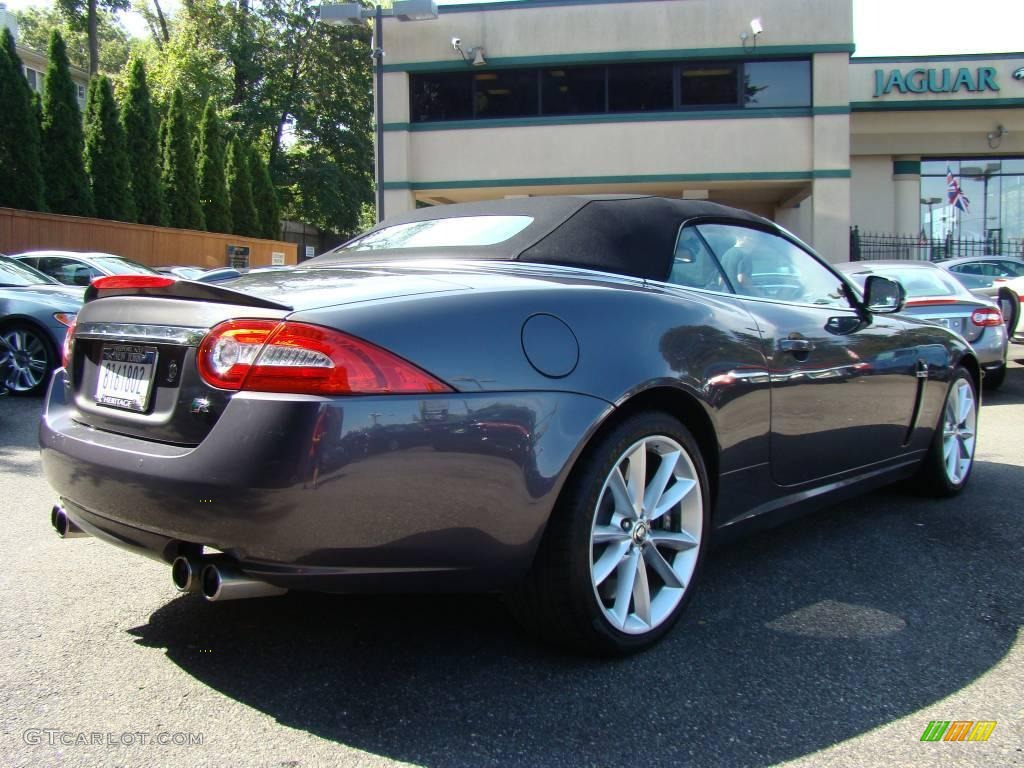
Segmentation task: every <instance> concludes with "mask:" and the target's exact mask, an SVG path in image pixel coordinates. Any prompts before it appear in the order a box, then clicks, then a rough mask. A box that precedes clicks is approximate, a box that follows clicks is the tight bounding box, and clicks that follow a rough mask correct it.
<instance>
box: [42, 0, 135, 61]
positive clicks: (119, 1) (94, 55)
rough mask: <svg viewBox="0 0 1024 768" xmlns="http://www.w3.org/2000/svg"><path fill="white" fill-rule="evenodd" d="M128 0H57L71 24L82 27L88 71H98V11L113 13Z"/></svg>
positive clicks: (120, 9) (123, 7)
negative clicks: (84, 36) (86, 51)
mask: <svg viewBox="0 0 1024 768" xmlns="http://www.w3.org/2000/svg"><path fill="white" fill-rule="evenodd" d="M129 5H130V2H129V0H57V6H58V7H59V8H60V10H61V12H62V13H63V14H64V15H65V16H66V17H67V18H68V20H69V21H70V22H71V24H72V25H73V26H75V27H76V28H78V29H84V30H85V34H86V47H87V50H88V71H89V74H90V75H95V74H96V73H97V72H99V71H100V31H99V28H100V18H99V17H100V12H101V11H102V10H105V11H108V12H109V13H111V14H113V13H115V12H117V11H124V10H127V8H128V7H129Z"/></svg>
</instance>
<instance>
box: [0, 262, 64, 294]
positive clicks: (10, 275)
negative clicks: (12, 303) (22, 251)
mask: <svg viewBox="0 0 1024 768" xmlns="http://www.w3.org/2000/svg"><path fill="white" fill-rule="evenodd" d="M0 285H4V286H18V287H20V286H26V285H60V283H58V282H57V281H56V280H54V279H53V278H52V277H49V276H47V275H44V274H43V273H42V272H40V271H39V270H36V269H33V268H32V267H30V266H29V265H28V264H22V263H21V262H19V261H15V260H14V259H11V258H8V257H7V256H0Z"/></svg>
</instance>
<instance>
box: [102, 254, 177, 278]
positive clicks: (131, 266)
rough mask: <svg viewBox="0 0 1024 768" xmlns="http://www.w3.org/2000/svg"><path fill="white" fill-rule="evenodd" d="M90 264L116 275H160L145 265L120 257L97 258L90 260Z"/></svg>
mask: <svg viewBox="0 0 1024 768" xmlns="http://www.w3.org/2000/svg"><path fill="white" fill-rule="evenodd" d="M89 263H90V264H95V265H96V266H98V267H100V268H101V269H104V270H106V271H108V272H113V273H114V274H115V275H159V274H160V273H159V272H157V271H156V270H155V269H150V268H149V267H147V266H146V265H145V264H139V262H137V261H132V260H131V259H123V258H121V257H119V256H96V257H94V258H92V259H89Z"/></svg>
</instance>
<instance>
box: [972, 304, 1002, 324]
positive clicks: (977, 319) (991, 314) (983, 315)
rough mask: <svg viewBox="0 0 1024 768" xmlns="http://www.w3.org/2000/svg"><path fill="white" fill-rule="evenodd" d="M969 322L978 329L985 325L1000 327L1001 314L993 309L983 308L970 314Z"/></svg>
mask: <svg viewBox="0 0 1024 768" xmlns="http://www.w3.org/2000/svg"><path fill="white" fill-rule="evenodd" d="M971 322H972V323H974V324H975V325H976V326H978V327H979V328H983V327H985V326H986V325H1002V324H1003V313H1002V312H1000V311H999V310H998V309H996V308H995V307H983V308H982V309H976V310H974V311H973V312H971Z"/></svg>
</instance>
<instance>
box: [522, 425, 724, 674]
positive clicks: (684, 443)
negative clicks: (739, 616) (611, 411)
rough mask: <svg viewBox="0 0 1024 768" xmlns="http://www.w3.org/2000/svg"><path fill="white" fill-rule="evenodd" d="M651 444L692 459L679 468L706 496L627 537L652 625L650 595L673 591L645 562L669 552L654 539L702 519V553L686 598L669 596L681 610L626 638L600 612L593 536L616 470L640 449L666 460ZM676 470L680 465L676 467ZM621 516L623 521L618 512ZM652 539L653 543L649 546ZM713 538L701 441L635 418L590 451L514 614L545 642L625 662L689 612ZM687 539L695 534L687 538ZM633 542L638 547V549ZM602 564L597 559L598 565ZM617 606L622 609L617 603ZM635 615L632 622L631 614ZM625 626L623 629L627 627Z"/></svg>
mask: <svg viewBox="0 0 1024 768" xmlns="http://www.w3.org/2000/svg"><path fill="white" fill-rule="evenodd" d="M666 438H667V440H666ZM645 440H650V441H651V443H652V444H653V443H654V442H656V441H659V440H662V441H664V443H666V444H667V443H669V442H674V443H675V444H677V445H678V446H680V447H681V448H682V449H683V452H684V456H685V458H688V459H689V462H686V463H684V464H682V465H681V466H683V469H682V470H681V471H682V472H683V473H685V474H693V475H695V479H696V480H697V485H696V486H694V487H693V488H692V490H697V491H699V493H700V496H699V499H698V498H697V497H690V496H689V493H692V490H691V491H688V492H686V495H685V496H684V497H681V498H684V499H688V501H686V502H685V506H686V510H685V511H684V508H683V507H684V504H683V503H682V502H677V503H676V504H675V506H673V507H672V508H671V509H672V510H673V511H671V512H670V513H667V514H665V515H664V516H663V517H661V518H657V519H655V520H652V522H651V523H650V525H649V528H645V530H644V531H643V532H639V531H638V530H637V529H636V528H634V529H633V531H632V533H629V534H628V535H624V538H625V539H626V542H625V544H626V545H628V546H629V552H631V553H632V552H633V551H634V549H635V550H636V553H637V554H636V558H637V562H638V563H639V564H638V566H637V575H635V576H633V578H634V579H636V581H638V582H639V581H642V582H643V583H644V585H645V586H646V587H647V588H648V601H649V604H648V608H647V612H648V614H649V617H650V618H651V619H652V621H651V624H652V625H653V624H654V621H653V619H654V618H655V617H654V616H653V615H651V609H650V604H653V603H655V602H656V601H654V600H651V595H652V594H661V591H663V590H666V589H669V586H668V583H667V582H663V581H662V580H661V578H660V576H659V574H658V570H657V569H655V568H654V567H653V563H651V570H649V571H648V570H647V569H648V564H649V563H650V561H649V559H648V557H647V555H648V554H650V553H649V552H647V548H651V549H655V550H656V552H655V555H656V554H657V553H658V552H663V551H664V550H662V549H659V547H660V546H661V545H660V544H658V540H657V539H656V538H655V537H656V536H664V535H680V534H677V533H676V527H674V526H677V525H678V527H679V530H680V531H682V532H684V533H687V525H688V523H686V522H684V520H685V521H689V527H691V528H693V527H695V526H694V525H693V522H694V521H696V520H698V519H699V526H700V532H699V534H698V535H696V536H694V537H693V538H694V541H697V542H698V543H697V545H696V546H695V547H690V548H688V550H686V551H687V552H688V554H687V555H686V561H685V562H686V566H685V567H686V568H687V569H688V568H691V567H692V571H690V572H689V578H688V579H687V580H685V581H683V580H682V579H680V583H681V584H682V596H681V597H678V593H677V592H676V591H675V588H672V589H671V590H669V591H670V592H671V595H669V597H671V598H672V599H673V600H674V599H678V603H676V604H675V607H674V608H672V609H671V610H670V611H668V612H667V613H666V614H665V618H662V619H660V620H659V623H657V625H656V626H652V628H650V630H649V631H644V630H643V629H642V628H641V629H639V630H638V629H637V627H636V626H635V624H634V625H633V626H631V627H630V628H629V630H630V631H623V630H622V629H619V628H617V627H616V626H614V625H613V624H612V621H611V619H610V618H609V616H608V612H609V607H608V606H607V605H603V604H602V602H601V601H602V599H603V598H602V597H601V596H599V592H600V591H602V590H603V589H605V587H602V586H598V583H597V581H596V579H597V577H596V576H592V569H593V568H596V567H597V566H598V565H599V563H596V562H594V560H593V558H594V557H595V552H596V551H597V550H595V547H601V546H602V545H601V544H600V543H597V544H595V543H594V541H593V539H592V535H593V531H594V530H596V529H595V528H594V526H596V525H598V520H599V517H600V515H601V514H603V513H602V509H603V505H604V504H606V503H607V502H606V501H605V499H606V497H607V495H608V494H609V493H612V492H611V490H610V488H609V490H608V491H607V492H606V490H605V489H606V482H607V483H609V484H610V479H609V478H610V476H611V475H612V473H613V470H615V469H616V468H621V467H622V466H623V463H622V462H623V461H624V459H625V457H626V453H625V452H627V451H629V450H631V449H632V448H635V447H636V446H637V445H639V444H641V443H642V444H643V446H644V451H645V456H646V455H653V456H655V457H660V455H661V454H660V453H655V454H647V453H646V446H647V445H648V443H646V442H642V441H645ZM673 450H674V447H673ZM645 461H646V459H645ZM680 461H681V462H683V461H685V459H680ZM660 463H661V459H660V458H658V459H657V465H660ZM655 466H656V464H652V463H648V464H647V471H648V473H649V474H648V475H647V477H648V480H649V481H652V482H653V477H652V475H653V474H654V467H655ZM675 466H680V465H679V464H675ZM672 476H673V477H676V476H675V475H672ZM677 482H679V481H678V479H674V480H672V481H671V485H669V486H667V487H668V488H669V489H673V488H675V484H676V483H677ZM687 482H689V481H687ZM646 487H647V486H646V482H645V488H646ZM666 495H667V494H666ZM615 507H616V510H617V509H618V505H617V504H615ZM616 514H618V513H617V512H616ZM638 520H639V516H638ZM634 522H637V521H634ZM620 525H621V527H623V529H624V530H628V529H627V528H626V526H627V525H628V521H620ZM609 527H614V526H604V528H603V529H604V530H607V529H608V528H609ZM648 534H649V535H650V539H649V540H647V539H646V536H647V535H648ZM709 534H710V498H709V493H708V479H707V472H706V470H705V467H704V462H703V459H702V457H701V454H700V449H699V447H698V445H697V442H696V440H694V438H693V436H692V435H691V434H690V432H689V431H688V430H687V429H686V428H685V427H684V426H683V425H682V424H680V423H679V421H678V420H676V419H675V418H673V417H672V416H669V415H668V414H665V413H660V412H653V413H639V414H636V415H633V416H630V417H628V418H626V419H625V420H624V421H622V422H621V423H620V424H618V425H617V426H615V427H613V428H612V429H611V430H610V431H609V432H607V433H605V434H604V435H601V436H600V437H598V438H597V439H596V441H595V442H593V443H592V444H591V445H590V446H588V448H587V450H586V451H585V453H584V455H583V456H582V457H581V459H580V461H579V463H578V464H577V467H576V468H575V469H574V471H573V474H572V476H571V477H570V478H569V480H568V482H567V483H566V487H565V488H564V489H563V491H562V494H561V496H560V498H559V501H558V503H557V505H556V507H555V510H554V512H553V514H552V518H551V521H550V522H549V524H548V528H547V530H546V531H545V534H544V538H543V540H542V541H541V544H540V547H539V550H538V552H537V556H536V559H535V561H534V564H533V568H532V570H531V571H530V573H529V575H528V577H527V579H526V580H525V582H524V583H523V584H522V586H521V587H520V589H518V590H517V591H516V592H515V593H514V594H512V595H510V596H509V600H508V603H509V606H510V608H511V609H512V611H513V613H514V614H516V616H517V617H518V618H519V619H520V621H521V622H522V623H524V624H525V625H526V626H527V628H528V629H530V630H532V631H533V632H534V634H536V635H538V636H540V637H541V638H542V639H544V640H546V641H549V642H553V643H555V644H558V645H562V646H566V647H569V648H572V649H573V650H577V651H583V652H585V653H592V654H598V655H604V656H624V655H628V654H631V653H636V652H637V651H641V650H643V649H645V648H648V647H650V646H651V645H653V644H654V643H656V642H658V641H659V640H660V639H661V638H662V637H664V636H665V635H666V634H667V633H668V631H669V630H670V629H671V628H672V625H673V624H674V623H675V622H676V620H677V619H678V618H679V615H680V614H681V613H682V612H683V610H684V608H685V607H686V604H687V603H688V602H689V600H690V597H691V596H692V594H693V588H694V584H695V583H696V581H697V579H698V577H699V574H700V568H701V566H702V564H703V561H704V556H705V549H706V543H707V540H708V538H709ZM687 535H689V534H688V533H687ZM634 542H638V543H635V544H634ZM614 546H619V544H614V545H613V544H607V545H606V547H607V548H606V549H605V550H603V552H604V554H607V552H608V550H610V549H612V548H613V547H614ZM692 553H695V554H692ZM682 556H683V551H682V550H680V551H677V552H676V554H674V555H672V558H673V560H672V562H673V565H672V567H673V568H678V567H679V566H678V564H679V562H680V558H681V557H682ZM630 557H633V555H624V556H623V559H622V560H620V561H618V563H619V565H618V566H616V567H615V569H614V570H613V571H611V572H610V573H613V574H614V575H615V579H614V581H615V582H617V581H618V579H619V578H620V575H621V574H622V573H624V571H623V570H622V569H621V567H622V566H626V563H627V560H628V559H629V558H630ZM600 559H601V558H600V557H598V560H600ZM613 559H614V558H613ZM627 567H628V566H627ZM640 570H644V571H645V574H646V575H645V576H644V577H643V578H642V579H641V578H640V576H639V571H640ZM651 574H654V576H653V581H649V579H652V576H651ZM606 578H608V577H606ZM592 579H594V580H592ZM608 581H609V582H611V581H612V579H610V578H608ZM631 582H632V580H631ZM624 583H625V582H624ZM651 585H654V589H656V590H659V592H657V593H655V592H654V591H653V590H651ZM608 586H609V589H607V591H611V589H610V588H616V589H617V587H613V585H608ZM624 591H625V592H626V593H631V594H632V595H633V596H630V597H627V598H626V604H625V610H624V612H623V613H624V614H625V615H626V616H627V620H633V619H632V617H633V616H634V615H639V614H640V612H641V611H640V609H639V608H637V607H636V602H635V601H636V597H635V595H636V592H635V591H633V590H631V589H630V588H629V587H626V589H625V590H624ZM609 600H610V598H609ZM606 602H607V600H606ZM615 605H616V607H618V603H616V604H615ZM668 605H671V603H668ZM631 607H632V608H633V610H634V614H631V613H630V610H631ZM625 621H626V620H624V624H623V626H624V627H625V626H626V623H625Z"/></svg>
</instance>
